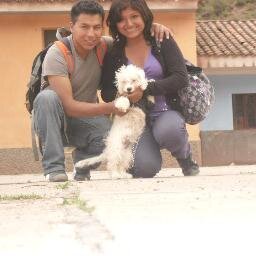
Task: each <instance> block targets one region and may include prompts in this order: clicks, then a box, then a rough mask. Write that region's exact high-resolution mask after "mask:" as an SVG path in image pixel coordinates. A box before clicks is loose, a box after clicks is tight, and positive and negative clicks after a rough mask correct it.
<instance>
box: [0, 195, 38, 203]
mask: <svg viewBox="0 0 256 256" xmlns="http://www.w3.org/2000/svg"><path fill="white" fill-rule="evenodd" d="M33 199H42V197H41V196H39V195H36V194H20V195H0V201H15V200H33Z"/></svg>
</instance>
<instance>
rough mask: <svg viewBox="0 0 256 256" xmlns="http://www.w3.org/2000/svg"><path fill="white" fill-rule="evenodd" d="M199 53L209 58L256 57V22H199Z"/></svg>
mask: <svg viewBox="0 0 256 256" xmlns="http://www.w3.org/2000/svg"><path fill="white" fill-rule="evenodd" d="M196 36H197V53H198V55H208V56H249V55H251V56H252V55H253V56H256V20H246V21H234V20H230V21H228V20H226V21H221V20H216V21H197V25H196Z"/></svg>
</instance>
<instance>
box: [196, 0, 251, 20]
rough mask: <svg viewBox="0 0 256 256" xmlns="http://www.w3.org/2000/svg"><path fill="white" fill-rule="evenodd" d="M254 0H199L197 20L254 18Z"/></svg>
mask: <svg viewBox="0 0 256 256" xmlns="http://www.w3.org/2000/svg"><path fill="white" fill-rule="evenodd" d="M255 10H256V0H199V1H198V10H197V19H198V20H248V19H256V11H255Z"/></svg>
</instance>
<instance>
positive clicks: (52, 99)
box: [34, 90, 61, 109]
mask: <svg viewBox="0 0 256 256" xmlns="http://www.w3.org/2000/svg"><path fill="white" fill-rule="evenodd" d="M60 105H61V103H60V99H59V97H58V95H57V93H56V92H55V91H53V90H43V91H41V92H40V93H39V94H38V95H37V96H36V98H35V100H34V108H35V109H38V108H40V109H44V108H46V109H49V108H53V107H54V108H55V107H56V106H60Z"/></svg>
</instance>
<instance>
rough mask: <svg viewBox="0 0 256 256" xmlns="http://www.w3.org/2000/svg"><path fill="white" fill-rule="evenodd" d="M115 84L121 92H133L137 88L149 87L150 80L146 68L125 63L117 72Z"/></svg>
mask: <svg viewBox="0 0 256 256" xmlns="http://www.w3.org/2000/svg"><path fill="white" fill-rule="evenodd" d="M115 85H116V87H117V90H118V92H119V94H123V93H128V94H129V93H132V92H133V91H134V90H135V88H137V87H140V88H141V89H142V90H145V89H146V88H147V85H148V82H147V79H146V77H145V73H144V70H143V69H141V68H139V67H136V66H135V65H132V64H130V65H127V66H125V65H123V66H122V67H121V68H119V69H118V71H117V72H116V80H115Z"/></svg>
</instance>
